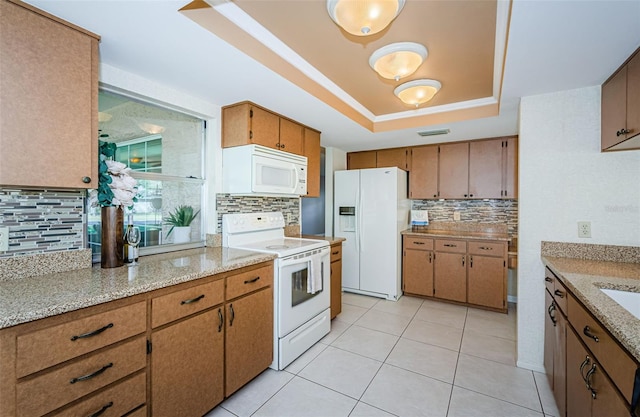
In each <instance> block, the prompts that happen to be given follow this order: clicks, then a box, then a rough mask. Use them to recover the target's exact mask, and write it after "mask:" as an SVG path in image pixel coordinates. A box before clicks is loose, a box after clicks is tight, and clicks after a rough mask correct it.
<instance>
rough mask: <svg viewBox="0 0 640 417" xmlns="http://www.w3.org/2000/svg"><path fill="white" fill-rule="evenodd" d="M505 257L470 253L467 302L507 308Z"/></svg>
mask: <svg viewBox="0 0 640 417" xmlns="http://www.w3.org/2000/svg"><path fill="white" fill-rule="evenodd" d="M505 269H506V265H505V263H504V258H503V257H491V256H479V255H469V277H468V283H469V286H468V293H467V302H468V303H469V304H477V305H481V306H485V307H491V308H500V309H502V308H506V307H507V306H506V305H505V299H506V297H505V295H504V294H505V293H506V291H507V289H506V288H505V285H504V284H505V280H504V271H505Z"/></svg>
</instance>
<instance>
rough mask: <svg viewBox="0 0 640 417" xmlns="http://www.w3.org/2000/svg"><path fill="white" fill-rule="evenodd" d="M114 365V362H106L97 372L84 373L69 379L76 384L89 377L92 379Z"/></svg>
mask: <svg viewBox="0 0 640 417" xmlns="http://www.w3.org/2000/svg"><path fill="white" fill-rule="evenodd" d="M112 366H113V362H109V363H108V364H106V365H105V366H103V367H102V368H100V369H98V370H97V371H95V372H92V373H90V374H88V375H82V376H79V377H77V378H72V379H71V381H69V383H71V384H75V383H76V382H80V381H86V380H87V379H91V378H93V377H96V376H98V375H100V374H101V373H103V372H104V371H106V370H107V369H109V368H111V367H112Z"/></svg>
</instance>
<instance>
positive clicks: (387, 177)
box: [359, 168, 399, 296]
mask: <svg viewBox="0 0 640 417" xmlns="http://www.w3.org/2000/svg"><path fill="white" fill-rule="evenodd" d="M397 188H398V169H397V168H377V169H366V170H362V171H361V173H360V201H361V210H360V214H361V216H362V217H361V219H360V222H359V223H360V289H361V290H363V291H371V292H375V293H380V294H385V295H392V296H396V295H397V294H396V292H397V291H396V287H397V279H398V268H397V266H398V259H397V251H398V239H399V236H398V231H397V220H398V218H397V217H398V189H397Z"/></svg>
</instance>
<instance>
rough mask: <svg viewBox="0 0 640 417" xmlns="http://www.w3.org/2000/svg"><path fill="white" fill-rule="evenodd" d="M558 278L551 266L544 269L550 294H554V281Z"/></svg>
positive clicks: (545, 284)
mask: <svg viewBox="0 0 640 417" xmlns="http://www.w3.org/2000/svg"><path fill="white" fill-rule="evenodd" d="M555 279H556V276H555V275H554V273H553V272H551V270H550V269H549V268H545V269H544V286H545V287H546V288H547V291H549V294H553V290H554V287H553V283H554V281H555Z"/></svg>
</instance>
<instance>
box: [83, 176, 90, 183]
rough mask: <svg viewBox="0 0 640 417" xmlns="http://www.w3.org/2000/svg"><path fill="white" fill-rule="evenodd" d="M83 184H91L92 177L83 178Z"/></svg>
mask: <svg viewBox="0 0 640 417" xmlns="http://www.w3.org/2000/svg"><path fill="white" fill-rule="evenodd" d="M82 182H84V183H85V184H89V183H90V182H91V177H82Z"/></svg>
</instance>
